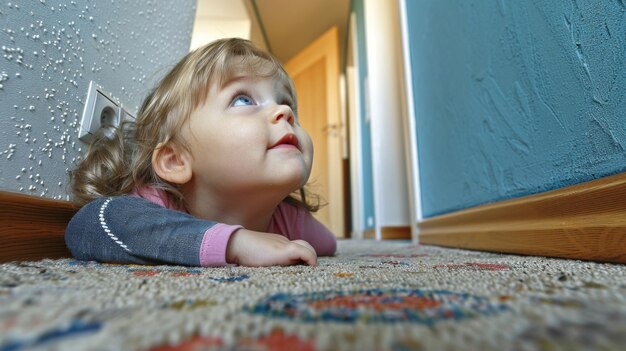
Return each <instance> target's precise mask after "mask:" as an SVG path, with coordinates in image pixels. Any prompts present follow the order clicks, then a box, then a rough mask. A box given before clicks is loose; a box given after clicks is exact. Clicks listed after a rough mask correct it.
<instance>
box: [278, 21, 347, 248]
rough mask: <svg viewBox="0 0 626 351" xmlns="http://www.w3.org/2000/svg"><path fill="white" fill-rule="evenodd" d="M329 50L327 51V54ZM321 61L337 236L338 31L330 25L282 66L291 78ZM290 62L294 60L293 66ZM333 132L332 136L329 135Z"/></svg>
mask: <svg viewBox="0 0 626 351" xmlns="http://www.w3.org/2000/svg"><path fill="white" fill-rule="evenodd" d="M328 53H330V54H328ZM321 59H323V60H325V64H326V122H327V128H328V130H329V131H330V133H331V134H330V135H329V137H328V138H327V143H328V190H329V193H328V199H327V201H328V206H329V218H330V226H331V228H330V229H331V231H332V232H333V233H335V235H336V236H337V237H341V238H343V237H346V235H347V234H348V233H345V215H344V206H345V203H344V184H343V181H344V177H343V155H344V154H345V151H344V150H343V145H344V142H343V140H342V139H343V136H344V135H345V133H344V132H343V130H344V129H345V126H344V124H343V122H342V118H341V116H342V115H341V103H340V100H339V99H340V92H339V77H340V74H339V30H338V29H337V27H336V26H333V27H331V28H330V29H329V30H327V31H326V32H324V33H323V34H322V35H321V36H319V37H318V38H317V39H315V40H314V41H313V42H312V43H311V44H309V45H308V46H307V47H305V48H304V49H302V50H301V51H300V52H299V53H297V54H296V55H295V56H293V57H292V58H291V59H289V61H288V62H287V63H285V69H286V70H287V72H288V73H289V74H290V75H291V76H292V77H293V76H296V75H298V74H299V73H300V72H302V71H303V70H304V69H306V68H307V67H309V66H310V65H311V64H313V63H314V62H317V61H319V60H321ZM293 62H298V64H297V65H294V64H293ZM333 134H334V135H335V136H333Z"/></svg>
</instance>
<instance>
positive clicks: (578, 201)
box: [418, 173, 626, 263]
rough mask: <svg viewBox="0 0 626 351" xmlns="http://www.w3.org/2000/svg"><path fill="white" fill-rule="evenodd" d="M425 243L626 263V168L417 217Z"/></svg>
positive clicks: (420, 238)
mask: <svg viewBox="0 0 626 351" xmlns="http://www.w3.org/2000/svg"><path fill="white" fill-rule="evenodd" d="M418 229H419V241H420V243H421V244H431V245H439V246H448V247H457V248H464V249H474V250H483V251H494V252H503V253H514V254H522V255H538V256H551V257H562V258H572V259H581V260H594V261H603V262H616V263H626V173H621V174H618V175H614V176H610V177H606V178H602V179H598V180H594V181H591V182H587V183H583V184H579V185H575V186H570V187H566V188H562V189H558V190H554V191H549V192H545V193H542V194H537V195H532V196H527V197H523V198H519V199H514V200H507V201H501V202H498V203H494V204H489V205H483V206H478V207H475V208H471V209H467V210H462V211H459V212H455V213H451V214H447V215H442V216H439V217H434V218H430V219H426V220H424V221H422V222H420V223H418Z"/></svg>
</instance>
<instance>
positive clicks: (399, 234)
mask: <svg viewBox="0 0 626 351" xmlns="http://www.w3.org/2000/svg"><path fill="white" fill-rule="evenodd" d="M380 236H381V239H382V240H411V227H409V226H408V225H407V226H389V227H382V228H380ZM363 238H365V239H376V231H375V230H374V229H368V230H365V231H363Z"/></svg>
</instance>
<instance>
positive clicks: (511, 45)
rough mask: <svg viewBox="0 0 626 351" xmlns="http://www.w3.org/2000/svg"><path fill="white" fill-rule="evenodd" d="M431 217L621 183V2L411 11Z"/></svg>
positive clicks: (625, 47) (473, 1) (494, 0)
mask: <svg viewBox="0 0 626 351" xmlns="http://www.w3.org/2000/svg"><path fill="white" fill-rule="evenodd" d="M407 10H408V16H409V18H408V22H409V32H410V44H411V60H412V67H413V87H414V94H415V109H416V111H415V115H416V126H417V136H418V150H419V159H420V180H421V188H422V205H423V210H424V215H425V216H433V215H437V214H442V213H446V212H450V211H455V210H459V209H464V208H467V207H471V206H474V205H478V204H482V203H487V202H493V201H499V200H503V199H507V198H515V197H519V196H524V195H527V194H533V193H538V192H543V191H546V190H551V189H555V188H560V187H563V186H567V185H571V184H577V183H581V182H585V181H588V180H592V179H596V178H601V177H604V176H607V175H610V174H614V173H617V172H624V171H626V1H624V0H614V1H608V0H584V1H583V0H580V1H577V0H573V1H539V0H537V1H526V0H524V1H503V0H490V1H487V0H455V1H440V0H428V1H426V0H422V1H407Z"/></svg>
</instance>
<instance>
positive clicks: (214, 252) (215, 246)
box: [200, 223, 243, 267]
mask: <svg viewBox="0 0 626 351" xmlns="http://www.w3.org/2000/svg"><path fill="white" fill-rule="evenodd" d="M241 228H243V227H242V226H240V225H228V224H223V223H217V224H216V225H214V226H212V227H211V228H209V229H207V231H206V232H204V237H203V238H202V244H200V265H201V266H202V267H220V266H226V265H228V263H227V262H226V247H227V246H228V239H230V236H231V235H232V234H233V233H234V232H235V231H237V230H238V229H241Z"/></svg>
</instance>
